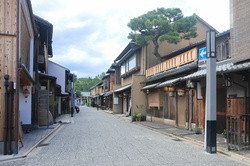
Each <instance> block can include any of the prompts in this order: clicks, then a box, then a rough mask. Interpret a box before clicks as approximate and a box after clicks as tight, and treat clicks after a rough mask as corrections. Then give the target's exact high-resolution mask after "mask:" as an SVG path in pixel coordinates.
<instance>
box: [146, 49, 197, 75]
mask: <svg viewBox="0 0 250 166" xmlns="http://www.w3.org/2000/svg"><path fill="white" fill-rule="evenodd" d="M197 59H198V56H197V48H193V49H192V50H189V51H187V52H185V53H183V54H180V55H178V56H176V57H174V58H171V59H168V60H166V61H164V62H162V63H160V64H158V65H155V66H153V67H151V68H149V69H147V70H146V77H150V76H153V75H155V74H157V73H161V72H164V71H167V70H170V69H173V68H176V67H180V66H182V65H184V64H187V63H190V62H193V61H196V60H197Z"/></svg>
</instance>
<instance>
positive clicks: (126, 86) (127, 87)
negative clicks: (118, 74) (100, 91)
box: [115, 84, 132, 93]
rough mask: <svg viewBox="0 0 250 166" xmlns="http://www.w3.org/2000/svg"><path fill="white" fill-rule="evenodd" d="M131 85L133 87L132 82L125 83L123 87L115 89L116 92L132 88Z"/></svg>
mask: <svg viewBox="0 0 250 166" xmlns="http://www.w3.org/2000/svg"><path fill="white" fill-rule="evenodd" d="M131 87H132V84H128V85H125V86H123V87H121V88H119V89H117V90H115V93H117V92H122V91H124V90H127V89H129V88H131Z"/></svg>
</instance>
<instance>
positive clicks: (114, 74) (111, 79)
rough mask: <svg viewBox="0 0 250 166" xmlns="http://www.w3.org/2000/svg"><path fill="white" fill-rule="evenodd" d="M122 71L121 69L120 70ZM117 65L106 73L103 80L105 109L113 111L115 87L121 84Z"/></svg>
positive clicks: (112, 66) (113, 65)
mask: <svg viewBox="0 0 250 166" xmlns="http://www.w3.org/2000/svg"><path fill="white" fill-rule="evenodd" d="M119 69H120V68H119ZM119 69H118V67H117V66H116V64H115V63H113V64H112V65H111V67H110V68H109V69H108V71H107V72H106V75H105V76H104V78H103V88H104V106H105V108H104V109H107V110H110V111H113V93H114V86H115V85H116V84H118V85H119V84H120V82H121V79H120V72H119Z"/></svg>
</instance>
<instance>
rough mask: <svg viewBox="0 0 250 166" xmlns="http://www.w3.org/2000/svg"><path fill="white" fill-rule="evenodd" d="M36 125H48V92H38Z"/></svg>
mask: <svg viewBox="0 0 250 166" xmlns="http://www.w3.org/2000/svg"><path fill="white" fill-rule="evenodd" d="M38 100H39V101H38V125H39V126H46V125H47V124H48V104H49V93H48V90H40V91H39V98H38Z"/></svg>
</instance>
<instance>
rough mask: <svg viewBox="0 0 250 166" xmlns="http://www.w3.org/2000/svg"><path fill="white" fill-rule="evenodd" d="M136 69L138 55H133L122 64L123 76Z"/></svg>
mask: <svg viewBox="0 0 250 166" xmlns="http://www.w3.org/2000/svg"><path fill="white" fill-rule="evenodd" d="M135 67H136V54H133V55H132V56H131V57H130V58H128V59H127V60H126V61H125V62H123V63H122V64H121V75H123V74H125V73H127V72H129V71H130V70H132V69H134V68H135Z"/></svg>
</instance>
